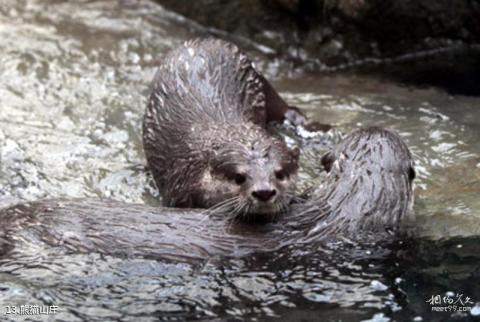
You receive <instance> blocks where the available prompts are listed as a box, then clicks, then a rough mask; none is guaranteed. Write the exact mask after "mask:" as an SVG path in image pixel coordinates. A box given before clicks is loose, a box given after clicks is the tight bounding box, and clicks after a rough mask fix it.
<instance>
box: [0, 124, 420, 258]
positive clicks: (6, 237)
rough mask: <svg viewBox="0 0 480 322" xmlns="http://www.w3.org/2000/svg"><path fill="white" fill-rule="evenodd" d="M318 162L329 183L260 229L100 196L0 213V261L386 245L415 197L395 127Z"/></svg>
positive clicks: (360, 137) (367, 132)
mask: <svg viewBox="0 0 480 322" xmlns="http://www.w3.org/2000/svg"><path fill="white" fill-rule="evenodd" d="M319 166H320V167H322V168H323V167H324V168H325V169H326V170H328V174H327V177H326V180H325V181H324V182H323V184H322V185H321V186H319V187H317V188H316V189H315V190H314V191H313V192H312V194H311V196H310V199H309V200H307V201H306V202H304V203H300V204H294V205H292V207H291V209H290V211H289V213H288V214H287V215H284V216H279V217H278V218H277V220H276V221H274V222H269V223H267V224H264V225H258V224H257V225H253V224H247V223H244V222H235V223H234V224H232V223H231V221H229V220H225V218H220V217H218V216H205V214H204V213H203V212H202V211H201V210H199V209H178V208H166V207H161V208H154V207H149V206H145V205H132V204H125V203H121V202H116V201H105V200H89V199H79V200H43V201H37V202H27V203H24V204H19V205H16V206H12V207H10V208H7V209H4V210H1V211H0V222H1V223H2V228H0V255H1V254H6V253H8V251H9V250H10V249H12V248H14V247H15V248H20V247H22V245H23V246H24V248H23V250H25V251H28V250H29V249H30V248H31V247H30V248H29V247H28V245H35V247H33V250H34V251H36V252H38V247H40V245H45V247H58V249H59V250H62V249H63V250H64V251H66V252H79V253H88V252H97V253H102V254H108V255H114V256H139V257H148V258H159V259H170V260H180V261H190V260H202V259H205V258H208V257H210V256H218V255H223V256H244V255H248V254H251V253H253V252H266V251H274V250H278V249H280V248H282V247H285V246H288V245H292V244H302V243H309V244H311V243H323V242H325V241H326V240H332V239H340V238H342V240H344V239H345V238H347V239H351V240H355V241H362V240H363V239H364V238H366V237H370V236H371V237H372V238H375V240H379V239H381V238H387V239H391V238H393V237H392V233H393V232H401V231H402V230H401V228H402V226H401V223H402V221H403V219H404V218H405V217H406V214H407V211H408V209H409V207H410V205H411V203H412V201H413V193H412V190H413V188H412V182H413V179H414V177H415V172H414V168H413V167H414V164H413V160H412V156H411V154H410V152H409V150H408V148H407V146H406V145H405V143H404V142H403V141H402V140H401V139H400V137H399V136H398V135H397V134H396V133H395V132H393V131H390V130H386V129H381V128H367V129H361V130H357V131H354V132H353V133H351V134H350V135H348V136H347V137H346V138H345V139H344V140H343V141H342V142H341V143H340V144H339V145H338V146H337V147H336V148H335V149H334V150H333V151H331V152H329V153H327V154H326V155H325V156H324V157H323V158H322V159H321V160H319Z"/></svg>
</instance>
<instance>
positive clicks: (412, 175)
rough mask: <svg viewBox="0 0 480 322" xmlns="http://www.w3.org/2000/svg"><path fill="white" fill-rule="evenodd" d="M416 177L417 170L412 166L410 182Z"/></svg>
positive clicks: (409, 174) (409, 172) (409, 170)
mask: <svg viewBox="0 0 480 322" xmlns="http://www.w3.org/2000/svg"><path fill="white" fill-rule="evenodd" d="M416 176H417V174H416V173H415V168H414V167H413V166H410V168H409V169H408V179H410V181H413V179H415V177H416Z"/></svg>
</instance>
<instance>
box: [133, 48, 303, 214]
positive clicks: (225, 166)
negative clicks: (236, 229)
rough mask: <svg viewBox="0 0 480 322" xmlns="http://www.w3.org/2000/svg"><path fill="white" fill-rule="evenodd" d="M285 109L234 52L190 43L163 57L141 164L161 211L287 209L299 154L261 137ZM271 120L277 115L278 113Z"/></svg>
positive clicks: (146, 123) (145, 127)
mask: <svg viewBox="0 0 480 322" xmlns="http://www.w3.org/2000/svg"><path fill="white" fill-rule="evenodd" d="M275 108H277V109H279V110H280V112H281V110H283V109H284V108H285V103H284V102H283V101H282V100H281V99H280V98H279V97H278V95H276V93H275V92H274V91H273V89H272V88H271V86H270V85H269V84H268V83H267V82H266V81H265V79H264V78H263V77H262V76H260V75H259V74H258V73H257V72H256V71H255V69H254V68H253V66H252V63H251V61H250V60H249V59H248V58H247V57H246V55H245V54H243V53H242V52H240V51H239V49H238V48H237V47H236V46H235V45H233V44H231V43H228V42H225V41H222V40H218V39H197V40H193V41H189V42H186V43H185V44H183V45H182V46H180V47H179V48H177V49H175V50H173V51H172V52H170V53H169V54H168V55H167V56H166V57H165V59H164V61H163V62H162V64H161V65H160V67H159V69H158V72H157V74H156V76H155V78H154V82H153V89H152V92H151V95H150V97H149V100H148V104H147V108H146V113H145V117H144V123H143V144H144V150H145V155H146V158H147V163H148V166H149V168H150V169H151V171H152V173H153V177H154V179H155V181H156V183H157V185H158V187H159V189H160V190H161V192H162V196H163V200H164V203H165V205H167V206H174V207H190V208H191V207H200V208H208V207H212V206H217V207H220V208H221V209H222V210H226V209H228V210H231V211H233V214H234V215H235V216H237V217H238V216H247V217H248V216H250V215H251V214H255V215H258V214H262V215H272V214H273V215H274V214H276V213H279V212H281V211H283V210H285V208H286V207H287V205H288V204H289V202H290V200H291V198H292V195H293V190H294V188H295V180H296V173H297V168H298V164H297V163H298V152H297V151H291V150H289V149H288V148H287V146H286V145H285V143H284V142H283V140H282V139H281V138H280V137H278V136H277V135H275V134H273V133H272V132H270V131H269V130H268V129H267V116H270V117H271V118H278V117H279V116H278V115H275V113H274V110H275ZM277 112H278V111H277Z"/></svg>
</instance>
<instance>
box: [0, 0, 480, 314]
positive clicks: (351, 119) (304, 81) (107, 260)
mask: <svg viewBox="0 0 480 322" xmlns="http://www.w3.org/2000/svg"><path fill="white" fill-rule="evenodd" d="M203 32H204V29H203V28H201V27H200V26H198V25H196V24H193V23H190V22H188V21H186V20H184V19H182V18H180V17H178V16H176V15H174V14H172V13H169V12H167V11H164V10H163V9H162V8H161V7H159V6H158V5H156V4H154V3H153V2H149V1H133V0H132V1H118V2H114V1H93V2H92V1H75V2H73V1H72V2H64V1H55V0H48V1H40V0H38V1H35V0H32V1H13V0H11V1H9V0H4V1H2V2H0V52H1V53H2V55H1V56H0V79H1V80H2V81H1V82H0V205H8V204H11V203H13V202H15V201H19V200H20V201H21V200H35V199H40V198H46V197H48V198H51V197H67V198H74V197H108V198H113V199H116V200H119V201H125V202H136V203H145V204H149V205H158V204H159V202H158V193H157V191H156V189H155V187H154V185H153V182H152V178H151V177H150V176H149V175H148V174H147V173H146V172H145V169H144V164H145V159H144V156H143V152H142V146H141V132H140V127H141V126H140V124H141V118H142V114H143V109H144V106H145V97H146V93H147V92H148V85H149V82H150V80H151V79H152V78H153V74H154V72H155V66H156V64H157V63H158V60H159V59H161V57H162V55H164V54H165V53H166V52H167V51H168V50H169V49H170V48H172V47H174V46H175V45H176V44H178V43H180V42H181V41H183V40H185V39H188V38H190V37H194V36H197V35H201V34H203ZM251 55H252V56H253V58H254V60H255V62H256V65H257V67H258V68H259V69H260V70H261V71H262V72H264V73H265V74H266V75H267V78H270V79H272V80H273V83H274V84H275V86H276V87H277V88H278V89H279V91H280V92H281V94H282V96H284V97H285V98H286V99H287V100H288V102H289V103H291V104H292V105H296V106H299V107H301V108H304V109H305V110H306V111H307V113H308V114H309V116H310V117H311V118H313V119H316V120H319V121H321V122H323V123H330V124H334V125H336V126H337V128H338V129H339V130H340V131H343V132H348V131H350V130H352V129H354V128H357V127H359V126H361V125H380V126H387V127H391V128H394V129H396V130H397V131H398V132H399V133H400V134H401V135H402V137H403V138H404V139H405V141H406V142H407V144H408V145H409V146H410V147H411V150H412V152H413V154H414V156H415V160H416V162H417V165H416V168H417V180H416V184H417V190H416V204H415V214H416V216H417V218H418V221H417V222H416V226H417V228H418V231H419V232H420V235H421V237H422V238H421V239H420V240H414V241H403V242H401V243H400V242H398V243H394V244H393V245H376V246H372V247H371V248H355V247H354V246H352V247H350V248H348V247H347V249H343V248H340V249H339V247H340V246H339V245H329V246H326V247H325V248H321V249H319V248H318V247H313V246H312V247H310V248H309V247H305V246H302V247H299V246H298V247H294V246H292V247H291V249H288V250H284V251H280V252H276V253H273V254H263V255H257V256H251V257H248V258H236V259H229V258H212V259H208V260H206V261H204V262H201V263H175V262H163V261H156V260H147V259H137V258H130V259H125V258H115V257H110V256H100V255H98V254H90V255H72V254H63V253H59V252H57V251H56V250H54V249H52V250H45V249H40V248H39V249H35V248H31V249H28V250H27V251H26V252H23V253H22V252H14V253H12V254H10V255H9V256H8V257H6V258H2V259H1V261H0V310H1V312H0V314H2V320H8V319H10V320H18V319H19V318H20V317H19V316H13V315H3V314H4V312H5V310H6V306H17V307H20V306H21V305H56V306H58V311H59V313H57V314H56V315H36V316H31V317H30V318H31V319H33V320H49V319H50V320H51V319H56V320H63V321H108V320H117V321H132V320H136V321H152V320H157V319H158V318H162V319H166V320H183V319H213V320H215V319H217V320H225V319H234V318H244V319H249V320H255V319H256V320H259V321H260V320H261V321H264V320H275V319H277V318H278V317H280V316H281V317H282V319H283V320H288V321H298V320H301V319H305V320H319V321H330V320H344V321H350V320H352V321H360V320H369V319H373V321H384V320H385V321H386V320H389V319H393V320H402V321H403V320H406V321H411V320H413V319H414V318H417V319H418V318H419V317H423V320H424V321H431V320H439V321H440V320H445V321H446V320H449V321H450V320H459V321H460V320H468V319H471V320H473V319H474V316H473V315H471V314H469V313H461V314H459V313H455V314H452V313H447V312H442V313H432V312H431V305H430V304H429V303H426V301H427V300H428V299H429V298H430V297H431V296H433V295H436V294H441V295H442V296H444V295H445V294H446V292H454V293H457V292H458V293H461V294H463V297H464V298H465V296H469V297H470V298H472V301H473V303H478V302H480V290H479V289H478V287H476V286H477V285H478V280H479V277H480V276H479V273H478V272H479V271H480V270H479V268H480V261H479V260H480V255H479V254H480V246H479V245H480V244H479V239H478V238H477V237H475V236H478V235H480V198H478V196H479V191H480V157H479V155H480V142H479V140H478V138H479V137H480V110H479V109H478V105H479V104H480V99H479V98H478V97H466V96H451V95H450V94H447V92H444V91H442V90H439V89H435V88H428V87H421V88H419V87H407V86H403V85H400V84H396V83H394V82H392V81H389V80H388V79H381V78H379V77H376V76H369V75H365V74H363V75H355V74H342V75H339V74H337V75H326V76H325V75H312V74H306V73H304V72H302V71H299V70H294V71H292V70H291V69H290V68H288V64H287V63H284V62H282V61H279V60H271V59H269V58H267V57H265V56H264V55H262V54H261V53H258V52H255V51H252V52H251ZM304 150H305V154H304V155H305V157H304V162H303V163H304V170H303V171H302V173H301V178H302V182H303V183H305V182H308V181H309V180H310V181H311V180H312V176H314V175H315V173H316V167H315V163H314V160H315V155H314V152H315V151H316V149H315V148H313V147H312V146H309V145H307V146H305V147H304ZM473 305H475V304H472V305H471V306H472V307H473ZM476 310H477V311H475V310H474V312H478V311H479V310H480V304H477V307H476ZM23 318H25V317H23Z"/></svg>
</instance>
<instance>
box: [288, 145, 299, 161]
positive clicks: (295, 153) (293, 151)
mask: <svg viewBox="0 0 480 322" xmlns="http://www.w3.org/2000/svg"><path fill="white" fill-rule="evenodd" d="M290 153H291V155H292V158H293V159H294V160H295V161H298V159H299V158H300V149H299V148H298V147H294V148H293V149H290Z"/></svg>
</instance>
